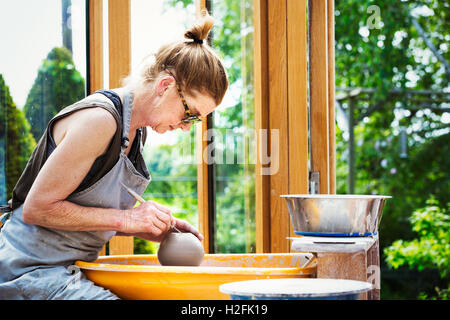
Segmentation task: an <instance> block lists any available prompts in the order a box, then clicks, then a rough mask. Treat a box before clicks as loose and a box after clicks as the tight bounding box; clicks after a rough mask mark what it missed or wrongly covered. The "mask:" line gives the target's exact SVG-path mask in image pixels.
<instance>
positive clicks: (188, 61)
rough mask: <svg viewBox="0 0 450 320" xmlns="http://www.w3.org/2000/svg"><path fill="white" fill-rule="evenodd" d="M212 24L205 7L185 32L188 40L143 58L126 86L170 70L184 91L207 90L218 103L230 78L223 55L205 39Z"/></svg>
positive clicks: (175, 43) (126, 80)
mask: <svg viewBox="0 0 450 320" xmlns="http://www.w3.org/2000/svg"><path fill="white" fill-rule="evenodd" d="M213 25H214V20H213V18H212V17H211V16H210V15H209V14H208V12H207V11H206V10H202V12H201V17H200V19H199V21H198V22H197V23H196V24H194V25H193V26H192V27H191V28H190V29H189V30H187V31H186V32H185V34H184V37H185V38H186V39H188V40H189V41H177V42H173V43H170V44H166V45H163V46H162V47H161V48H160V49H159V50H158V52H157V53H156V54H152V55H149V56H147V57H146V59H144V61H143V63H142V64H141V68H140V70H139V71H138V73H137V74H136V75H130V76H129V77H128V78H126V79H125V80H124V85H125V86H126V87H128V88H130V90H134V89H135V88H136V87H137V86H139V85H144V86H146V85H150V84H152V83H154V82H155V80H157V79H158V77H160V76H161V75H163V74H168V73H167V70H169V71H170V72H171V73H173V74H174V75H175V77H176V81H177V83H178V84H179V85H180V86H181V88H182V90H183V91H184V92H186V93H188V94H191V95H193V93H194V92H193V90H196V91H199V92H202V93H207V94H209V95H210V96H211V97H212V98H213V99H214V100H215V102H216V104H217V105H219V104H220V103H221V101H222V99H223V97H224V95H225V92H226V91H227V89H228V78H227V74H226V72H225V68H224V67H223V64H222V62H221V60H220V58H219V57H218V55H217V54H216V53H215V52H214V51H213V49H212V48H211V47H210V46H209V45H208V43H207V41H206V40H207V37H208V35H209V33H210V31H211V29H212V27H213Z"/></svg>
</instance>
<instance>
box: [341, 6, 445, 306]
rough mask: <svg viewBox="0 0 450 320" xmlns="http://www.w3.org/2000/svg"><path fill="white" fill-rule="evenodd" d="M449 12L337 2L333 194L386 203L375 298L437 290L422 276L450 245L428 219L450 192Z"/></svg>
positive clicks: (436, 220)
mask: <svg viewBox="0 0 450 320" xmlns="http://www.w3.org/2000/svg"><path fill="white" fill-rule="evenodd" d="M448 13H449V11H448V6H446V5H445V4H444V2H441V1H431V2H428V1H426V2H421V3H415V2H399V1H381V2H377V3H375V4H373V5H369V4H368V3H367V2H364V1H362V2H350V1H336V6H335V28H336V30H335V37H336V46H335V49H336V98H337V101H336V111H337V117H336V120H337V128H336V149H337V150H336V158H337V164H336V167H337V168H336V169H337V170H336V172H337V179H336V180H337V193H338V194H343V193H351V194H379V195H390V196H392V199H389V200H388V201H387V204H386V207H385V208H384V210H383V217H382V220H381V223H380V235H381V236H380V252H381V253H384V255H383V257H382V260H381V268H382V270H381V287H382V288H384V289H383V290H381V299H383V298H385V299H409V298H412V299H416V298H417V297H418V296H417V294H418V292H426V294H425V293H422V295H423V296H426V295H428V294H430V295H431V296H433V295H436V292H439V290H435V289H434V288H435V287H436V286H437V283H438V281H439V279H436V277H435V276H433V277H429V276H428V275H427V274H426V273H425V270H423V271H422V269H426V268H430V270H431V269H432V268H436V270H435V271H437V270H438V269H440V268H441V266H442V264H441V262H436V263H435V264H434V265H433V262H428V261H432V260H433V259H434V258H435V260H434V261H443V260H445V258H444V256H445V253H444V252H445V249H444V248H445V246H447V243H448V240H447V239H448V234H447V235H445V232H446V231H445V228H442V225H443V224H444V223H443V222H440V221H439V216H438V215H437V214H434V212H437V210H438V209H437V208H443V209H440V210H444V211H443V212H445V210H447V212H448V209H447V208H448V205H447V202H448V195H449V192H450V189H449V186H450V184H449V181H450V170H449V168H450V164H449V161H448V159H449V154H450V143H449V142H450V126H449V123H450V113H449V108H448V107H449V102H450V100H449V98H450V96H449V92H450V86H449V77H448V76H449V73H448V66H447V67H446V64H445V60H446V61H449V60H448V57H449V50H448V43H449V40H450V36H449V34H448V30H449V25H448V21H449V20H448ZM447 64H448V62H447ZM418 212H419V213H420V214H418ZM414 217H415V218H414ZM441 231H442V232H441ZM445 237H447V238H445ZM431 238H432V239H433V245H432V246H429V244H428V241H429V239H431ZM411 239H414V240H413V241H409V240H411ZM420 239H421V240H420ZM397 240H400V241H397ZM422 241H423V242H422ZM391 246H393V247H391ZM390 247H391V249H390V250H387V248H390ZM388 252H390V254H388ZM440 252H442V254H441V253H440ZM428 257H434V258H433V259H430V260H428ZM389 262H390V263H391V265H389V264H388V263H389ZM407 265H410V266H412V268H413V267H414V266H419V272H417V271H416V270H414V271H412V270H411V272H409V271H408V270H407V268H406V266H407ZM392 266H395V269H396V268H397V267H399V266H401V267H404V268H405V269H402V271H400V272H399V271H398V270H393V269H392ZM425 266H426V267H425ZM444 268H445V267H444ZM440 270H443V269H440ZM436 274H438V272H436ZM423 283H426V285H422V284H423ZM406 284H407V285H406ZM430 298H431V297H430ZM438 299H439V298H438Z"/></svg>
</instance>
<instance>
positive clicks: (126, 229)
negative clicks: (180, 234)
mask: <svg viewBox="0 0 450 320" xmlns="http://www.w3.org/2000/svg"><path fill="white" fill-rule="evenodd" d="M174 220H175V218H174V217H172V214H171V213H170V209H169V208H167V207H165V206H163V205H161V204H159V203H156V202H154V201H147V202H144V203H142V204H141V205H140V206H138V207H136V208H133V209H130V210H125V211H124V215H123V222H122V227H121V229H120V230H119V232H120V234H121V235H130V236H131V235H135V236H137V237H140V238H143V239H145V240H150V241H155V242H160V241H161V240H162V239H163V238H164V236H165V235H166V234H167V232H168V231H169V230H170V227H171V225H172V224H174V223H175V222H174Z"/></svg>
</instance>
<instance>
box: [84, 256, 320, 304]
mask: <svg viewBox="0 0 450 320" xmlns="http://www.w3.org/2000/svg"><path fill="white" fill-rule="evenodd" d="M308 258H309V259H308ZM311 259H312V254H309V253H277V254H205V258H204V261H203V263H202V264H201V265H200V266H199V267H172V266H161V265H160V264H159V262H158V258H157V256H156V255H125V256H104V257H99V258H98V259H97V260H96V261H94V262H84V261H77V262H76V263H75V264H76V265H77V266H78V267H79V268H80V269H81V270H82V271H83V272H84V274H85V275H86V277H87V278H88V279H90V280H91V281H93V282H94V283H96V284H97V285H99V286H102V287H104V288H107V289H109V290H111V291H112V292H114V293H115V294H116V295H118V296H119V297H120V298H122V299H139V300H142V299H148V300H150V299H151V300H223V299H229V296H228V295H227V294H224V293H221V292H220V291H219V286H220V285H221V284H224V283H228V282H235V281H244V280H258V279H274V278H309V277H312V276H314V275H315V272H316V266H315V265H314V264H311V263H309V261H311Z"/></svg>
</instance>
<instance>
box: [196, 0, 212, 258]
mask: <svg viewBox="0 0 450 320" xmlns="http://www.w3.org/2000/svg"><path fill="white" fill-rule="evenodd" d="M206 8H207V0H195V15H196V17H197V18H199V17H200V12H201V10H203V9H206ZM195 129H196V140H195V144H196V153H197V201H198V202H197V207H198V228H199V232H200V233H201V234H202V235H203V237H204V240H203V249H204V250H205V253H212V252H213V251H214V250H213V248H212V246H213V240H214V239H212V238H211V237H213V236H214V234H213V233H212V232H211V231H212V230H214V226H213V225H211V222H212V221H213V220H212V219H211V217H210V214H211V212H210V210H209V208H210V206H209V199H210V191H211V190H210V188H209V174H210V171H209V170H208V163H207V159H205V158H204V156H203V154H204V152H205V151H206V150H207V147H208V140H207V138H208V137H207V136H206V134H207V130H208V123H207V119H203V121H202V122H201V123H198V124H196V128H195Z"/></svg>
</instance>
